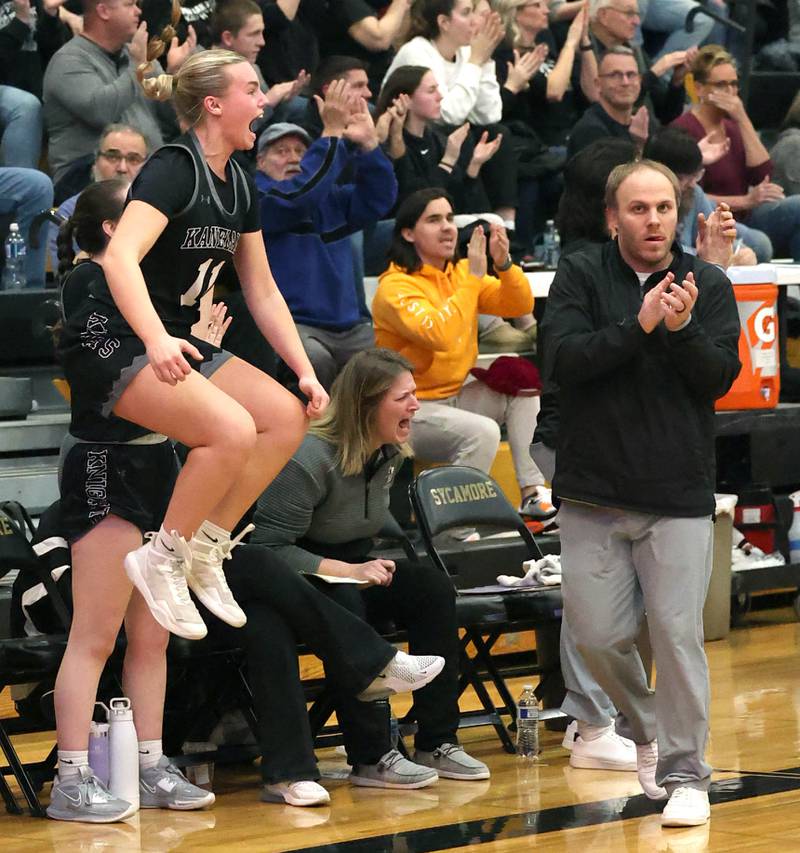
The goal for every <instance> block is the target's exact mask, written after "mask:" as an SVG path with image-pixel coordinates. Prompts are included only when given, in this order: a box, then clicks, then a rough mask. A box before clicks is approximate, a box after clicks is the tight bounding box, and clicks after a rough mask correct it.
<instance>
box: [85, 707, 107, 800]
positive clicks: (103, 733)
mask: <svg viewBox="0 0 800 853" xmlns="http://www.w3.org/2000/svg"><path fill="white" fill-rule="evenodd" d="M108 729H109V725H108V723H95V722H92V723H91V724H90V728H89V767H91V768H92V773H94V775H95V776H97V778H98V779H99V780H100V781H101V782H102V783H103V784H104V785H105V786H106V787H108V782H109V778H110V775H111V766H110V762H111V756H110V753H109V748H108Z"/></svg>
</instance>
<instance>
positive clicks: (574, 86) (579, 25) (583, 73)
mask: <svg viewBox="0 0 800 853" xmlns="http://www.w3.org/2000/svg"><path fill="white" fill-rule="evenodd" d="M497 9H498V11H499V13H500V17H501V18H502V20H503V26H504V29H505V35H506V37H505V40H504V41H503V43H502V44H501V45H500V47H499V48H498V49H497V50H496V51H495V63H496V66H497V77H498V80H499V81H500V85H501V89H500V93H501V95H502V97H503V122H504V123H505V124H508V123H509V122H512V121H521V122H524V123H526V124H528V125H530V126H531V127H534V128H535V129H536V133H537V134H538V135H539V136H540V137H541V138H542V140H543V141H544V143H545V144H546V145H550V146H553V145H566V142H567V135H568V133H569V131H570V129H571V128H572V126H573V125H574V124H575V122H576V121H577V120H578V118H580V116H581V114H582V113H583V111H584V110H585V109H586V107H587V106H588V105H589V104H590V103H592V102H594V101H596V100H597V61H596V59H595V55H594V51H593V50H592V44H591V42H590V41H589V12H588V3H584V5H583V6H582V7H581V8H580V11H579V12H578V14H577V15H576V16H575V18H573V20H572V23H571V24H570V27H569V30H568V32H567V38H566V41H565V42H564V45H563V47H562V48H561V51H560V52H559V51H558V49H557V47H556V41H555V39H554V38H553V34H552V33H551V32H550V30H549V29H548V18H547V0H499V2H498V3H497Z"/></svg>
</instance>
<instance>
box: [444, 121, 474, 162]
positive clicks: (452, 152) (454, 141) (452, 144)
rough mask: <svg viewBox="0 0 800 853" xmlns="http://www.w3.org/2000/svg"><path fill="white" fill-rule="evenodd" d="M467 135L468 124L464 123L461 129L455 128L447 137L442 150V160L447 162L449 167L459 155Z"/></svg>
mask: <svg viewBox="0 0 800 853" xmlns="http://www.w3.org/2000/svg"><path fill="white" fill-rule="evenodd" d="M468 133H469V122H468V121H465V122H464V124H462V125H461V127H457V128H456V129H455V130H454V131H453V132H452V133H451V134H450V135H449V136H448V137H447V145H446V146H445V149H444V157H443V158H442V159H443V160H447V162H448V163H450V164H451V165H452V164H454V163H455V162H456V161H457V160H458V158H459V156H460V155H461V146H462V145H463V144H464V140H465V139H466V138H467V134H468Z"/></svg>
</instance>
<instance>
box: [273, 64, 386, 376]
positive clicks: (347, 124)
mask: <svg viewBox="0 0 800 853" xmlns="http://www.w3.org/2000/svg"><path fill="white" fill-rule="evenodd" d="M319 107H320V116H321V118H322V122H323V128H322V136H321V137H320V138H319V139H317V140H316V141H313V142H312V140H311V137H310V136H309V135H308V133H306V131H305V130H303V129H302V128H301V127H299V126H298V125H295V124H288V123H280V124H273V125H271V126H269V127H268V128H267V129H266V130H265V131H264V133H263V134H262V136H261V138H260V139H259V142H258V156H257V159H256V163H257V166H258V173H257V175H256V186H257V187H258V190H259V194H260V200H261V223H262V225H261V227H262V231H263V234H264V242H265V244H266V246H267V249H268V251H269V260H270V265H271V267H272V272H273V274H274V276H275V280H276V282H277V283H278V287H279V288H280V290H281V293H283V296H284V298H285V299H286V303H287V304H288V306H289V310H290V311H291V312H292V316H293V317H294V320H295V323H296V324H297V329H298V331H299V332H300V337H301V339H302V341H303V345H304V346H305V348H306V352H307V353H308V357H309V358H310V359H311V362H312V364H313V365H314V370H315V371H316V374H317V376H318V377H319V380H320V382H322V384H323V385H324V386H325V387H326V388H330V386H331V383H332V382H333V380H334V378H335V377H336V374H337V373H338V372H339V370H340V369H341V367H342V366H343V365H344V364H345V362H346V361H347V360H348V359H349V358H350V356H351V355H353V353H355V352H358V351H359V350H361V349H364V348H365V347H370V346H372V345H373V344H374V336H373V331H372V322H371V319H370V315H369V312H368V310H367V307H366V303H365V300H364V290H363V283H362V282H361V281H357V280H356V274H355V269H354V264H353V250H352V247H351V243H350V235H351V234H353V233H354V232H356V231H360V230H361V229H362V228H363V227H364V226H365V225H367V224H368V223H370V222H375V221H377V220H378V219H380V217H381V216H383V215H384V214H386V213H388V211H389V210H391V208H392V206H393V205H394V202H395V198H396V196H397V182H396V181H395V177H394V170H393V168H392V164H391V162H390V161H389V159H388V158H387V157H386V155H385V154H384V153H383V151H382V150H381V148H380V147H379V145H378V137H377V134H376V132H375V125H374V123H373V121H372V117H371V116H370V114H369V110H368V109H367V105H366V102H365V101H364V100H363V98H352V97H350V96H348V94H347V87H346V83H345V82H344V81H335V82H334V83H332V84H331V86H330V87H329V88H328V90H327V92H326V95H325V99H324V100H322V99H319ZM345 169H347V170H348V174H351V175H353V178H352V182H351V183H346V184H342V183H339V181H340V178H341V176H342V173H343V172H344V170H345Z"/></svg>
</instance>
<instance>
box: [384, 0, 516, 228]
mask: <svg viewBox="0 0 800 853" xmlns="http://www.w3.org/2000/svg"><path fill="white" fill-rule="evenodd" d="M409 36H410V40H409V41H407V42H406V43H405V44H404V45H403V46H402V47H401V48H400V49H399V50H398V51H397V54H396V55H395V57H394V59H393V60H392V64H391V65H390V66H389V70H388V71H387V73H386V77H385V78H384V82H385V81H386V79H387V78H388V77H389V76H390V75H391V74H392V72H393V71H394V70H395V69H396V68H399V67H401V66H405V65H417V66H422V67H424V68H429V69H430V70H431V71H432V72H433V75H434V77H435V78H436V81H437V83H438V84H439V90H440V92H441V94H442V102H441V119H440V121H441V123H442V124H443V125H445V126H446V127H448V128H451V129H452V128H455V127H459V126H461V125H463V124H464V122H469V123H470V125H471V129H470V137H471V139H472V140H473V142H474V141H475V140H476V139H477V138H478V137H479V136H480V134H481V133H482V132H483V130H485V129H489V131H490V136H492V137H494V136H496V135H497V134H498V133H502V132H503V128H502V127H497V126H496V125H497V123H498V122H499V121H500V119H501V117H502V113H503V102H502V98H501V97H500V86H499V85H498V82H497V75H496V73H495V66H494V60H493V59H492V54H493V53H494V50H495V48H496V47H497V46H498V44H500V42H501V41H502V39H503V27H502V24H501V22H500V17H499V15H497V14H496V13H491V14H489V15H488V16H481V17H479V16H478V15H477V14H476V12H475V6H474V5H473V2H472V0H416V2H415V3H414V5H413V7H412V12H411V29H410V30H409ZM484 168H485V171H486V185H487V187H489V188H490V200H491V202H492V205H493V208H494V211H495V212H496V213H498V214H499V215H500V216H502V218H503V220H504V221H505V223H506V227H507V228H512V229H513V227H514V219H515V213H516V206H517V169H516V159H515V157H514V153H513V150H512V146H511V145H510V139H509V136H508V134H507V133H505V134H504V141H503V143H502V144H501V146H500V149H499V151H498V152H497V154H496V155H495V156H494V157H493V158H492V160H491V161H490V163H487V164H486V166H485V167H484Z"/></svg>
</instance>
